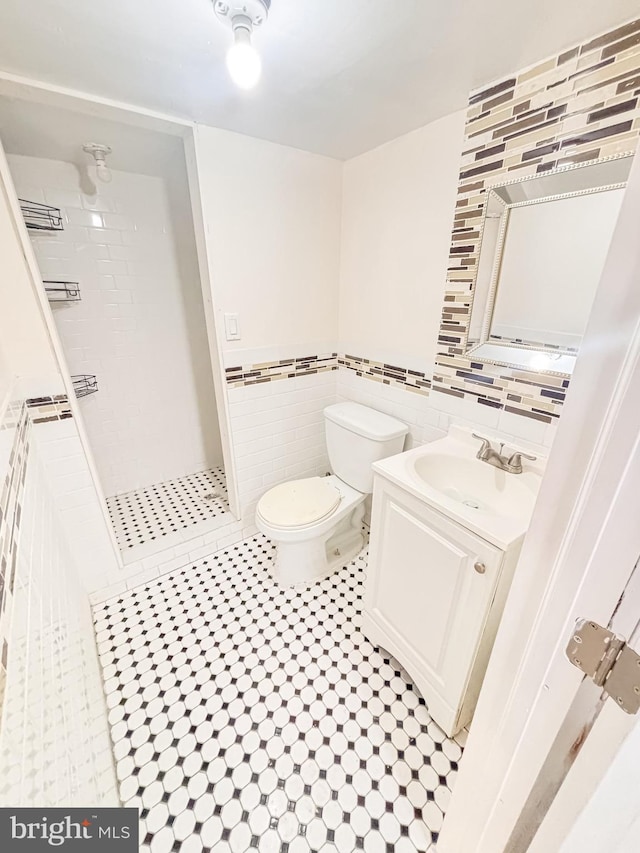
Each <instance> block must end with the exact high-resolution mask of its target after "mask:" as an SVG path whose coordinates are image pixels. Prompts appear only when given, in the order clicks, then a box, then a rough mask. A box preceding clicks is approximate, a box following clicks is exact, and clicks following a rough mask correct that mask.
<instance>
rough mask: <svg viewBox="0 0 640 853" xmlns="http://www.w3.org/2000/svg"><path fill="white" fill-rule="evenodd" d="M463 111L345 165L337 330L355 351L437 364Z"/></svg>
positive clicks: (420, 365) (405, 362)
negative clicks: (436, 356)
mask: <svg viewBox="0 0 640 853" xmlns="http://www.w3.org/2000/svg"><path fill="white" fill-rule="evenodd" d="M464 120H465V112H464V111H460V112H456V113H452V114H451V115H448V116H446V117H445V118H442V119H439V120H438V121H435V122H432V123H431V124H428V125H426V126H425V127H422V128H420V129H419V130H416V131H414V132H413V133H409V134H407V135H406V136H401V137H399V138H398V139H395V140H393V141H392V142H389V143H387V144H386V145H383V146H381V147H380V148H376V149H374V150H373V151H369V152H368V153H366V154H363V155H361V156H360V157H356V158H354V159H353V160H349V161H347V163H345V165H344V189H343V209H342V252H341V264H340V308H339V315H340V319H339V338H340V341H341V346H342V347H343V348H344V349H346V351H347V352H353V353H354V354H356V355H362V356H365V357H367V358H373V359H377V360H380V361H388V362H391V363H397V364H399V365H400V366H402V367H411V366H415V367H416V368H417V369H421V370H423V371H425V372H427V373H430V372H431V370H432V369H433V361H434V356H435V353H436V338H437V335H438V327H439V323H440V316H441V311H442V299H443V293H444V283H445V278H446V268H447V256H448V252H449V243H450V236H451V222H452V219H453V212H454V207H455V201H456V188H457V182H458V169H459V166H460V154H461V150H462V140H463V133H464Z"/></svg>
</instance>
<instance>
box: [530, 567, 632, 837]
mask: <svg viewBox="0 0 640 853" xmlns="http://www.w3.org/2000/svg"><path fill="white" fill-rule="evenodd" d="M639 620H640V561H639V562H638V563H637V564H636V567H635V570H634V572H633V575H632V576H631V580H630V582H629V584H628V585H627V588H626V589H625V592H624V595H623V596H622V599H621V600H620V602H619V604H618V606H617V608H616V611H615V613H614V615H613V620H612V622H611V625H609V626H608V627H609V628H610V629H611V630H612V631H614V632H615V633H617V634H620V635H621V636H623V637H625V638H626V639H627V640H628V644H629V647H630V648H632V649H634V650H635V651H640V623H639ZM590 686H591V685H589V682H588V680H585V681H584V682H583V683H582V685H581V688H580V691H579V692H578V694H577V697H576V698H577V700H578V701H582V699H579V698H578V697H581V694H582V697H584V696H586V690H585V688H589V687H590ZM590 694H591V696H592V702H593V703H594V704H593V710H594V724H593V727H592V728H591V731H590V732H589V733H588V735H587V737H586V738H585V739H584V745H583V746H582V748H581V749H580V750H579V752H578V753H577V756H576V758H575V761H574V762H573V764H572V766H571V768H570V770H569V772H568V773H567V775H566V778H565V780H564V782H563V783H562V785H561V787H560V790H559V791H558V793H557V795H556V796H555V798H554V800H553V802H552V803H551V806H550V808H549V810H548V812H547V813H546V815H545V816H544V820H543V821H542V825H541V826H540V828H539V830H538V832H537V833H536V835H535V837H534V839H533V842H532V844H531V846H530V848H529V853H548V851H549V850H558V851H561V853H614V851H617V850H618V849H620V850H621V851H622V850H624V849H625V847H624V844H628V843H630V841H631V839H634V840H635V846H633V847H631V848H629V850H633V851H634V853H636V851H638V850H640V762H638V755H639V754H640V726H639V723H640V714H636V715H630V714H626V713H624V711H622V710H621V709H620V708H619V707H618V706H617V704H616V703H615V702H614V701H613V700H612V699H611V698H609V699H608V700H607V699H606V694H601V693H600V691H598V690H594V689H592V690H591V691H590ZM603 696H604V698H603ZM569 719H571V718H569ZM574 736H575V734H572V735H571V737H574ZM569 739H570V738H566V737H565V738H564V740H565V742H567V741H568V740H569ZM560 754H561V751H560ZM552 757H553V760H554V761H557V760H558V758H559V755H556V756H554V754H553V751H552V753H551V754H550V757H549V758H548V759H547V760H548V761H549V760H550V758H552ZM546 775H549V774H548V773H547V774H546ZM629 832H631V834H629ZM619 845H622V846H621V847H620V846H619Z"/></svg>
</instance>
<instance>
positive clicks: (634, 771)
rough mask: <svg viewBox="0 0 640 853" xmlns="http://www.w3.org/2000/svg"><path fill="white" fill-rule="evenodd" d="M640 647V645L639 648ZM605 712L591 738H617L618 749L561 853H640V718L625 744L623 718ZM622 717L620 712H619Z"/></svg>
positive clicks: (613, 710) (628, 732)
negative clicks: (620, 735) (621, 732)
mask: <svg viewBox="0 0 640 853" xmlns="http://www.w3.org/2000/svg"><path fill="white" fill-rule="evenodd" d="M636 648H637V646H636ZM610 707H611V709H612V713H611V714H610V715H609V714H605V713H602V714H601V715H600V717H599V718H598V722H597V723H596V727H595V728H594V731H593V734H592V735H591V737H590V740H591V739H600V740H604V739H609V741H610V742H611V740H612V739H613V740H614V742H615V743H616V746H617V749H616V751H615V754H614V755H612V761H611V762H610V764H609V766H608V767H607V769H606V770H605V771H604V773H603V775H602V777H601V778H600V780H599V782H598V785H597V786H596V788H595V790H594V792H593V794H592V796H591V798H590V799H589V801H588V802H587V803H586V804H585V807H584V809H583V810H582V812H581V813H580V814H579V815H578V817H577V819H576V820H575V822H574V824H573V826H572V827H571V829H570V831H569V835H568V836H567V837H566V838H565V839H564V840H563V841H562V842H561V846H560V847H558V848H546V849H547V850H549V849H558V851H559V853H637V852H638V850H640V762H639V761H638V755H640V717H637V716H636V717H633V718H632V719H631V725H630V726H627V728H628V729H629V730H628V731H627V732H626V733H625V734H626V737H625V738H624V739H623V741H622V743H620V744H618V743H617V741H616V740H615V736H616V735H617V734H618V733H619V719H617V720H614V718H613V712H615V711H618V709H617V708H615V707H613V706H610ZM618 717H619V711H618Z"/></svg>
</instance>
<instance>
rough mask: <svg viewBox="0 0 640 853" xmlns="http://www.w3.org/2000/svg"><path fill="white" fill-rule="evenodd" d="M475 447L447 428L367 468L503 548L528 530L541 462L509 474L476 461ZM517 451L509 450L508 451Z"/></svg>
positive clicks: (461, 432) (465, 433)
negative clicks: (442, 433)
mask: <svg viewBox="0 0 640 853" xmlns="http://www.w3.org/2000/svg"><path fill="white" fill-rule="evenodd" d="M494 445H495V446H496V447H497V446H498V443H497V442H494ZM479 448H480V442H479V441H478V440H477V439H475V438H473V437H472V435H471V432H470V431H468V430H466V429H464V428H462V427H452V428H451V431H450V432H449V434H448V435H447V436H446V438H442V439H440V440H438V441H434V442H431V443H430V444H425V445H422V446H421V447H417V448H415V449H414V450H409V451H407V452H405V453H400V454H399V455H397V456H392V457H390V458H388V459H384V460H382V461H381V462H376V463H375V464H374V466H373V467H374V470H375V471H376V472H377V473H378V474H381V475H382V476H384V477H386V478H388V479H390V480H392V481H393V482H395V483H397V484H398V485H399V486H402V487H404V488H406V489H407V490H408V491H409V492H411V494H413V495H416V496H417V497H421V498H423V499H424V501H425V502H426V503H428V504H429V505H430V506H432V507H434V508H435V509H438V510H439V511H440V512H442V513H443V514H445V515H447V516H451V517H453V518H454V519H455V520H456V521H458V522H460V523H462V524H464V525H465V527H467V528H469V529H470V530H472V531H473V532H475V533H477V534H478V535H479V536H482V537H483V538H485V539H487V540H488V541H489V542H492V543H493V544H495V545H497V546H498V547H500V548H506V547H508V546H509V545H510V544H511V543H512V542H513V541H514V540H516V539H518V538H519V537H521V536H523V535H524V533H525V532H526V530H527V528H528V526H529V521H530V519H531V515H532V513H533V508H534V506H535V502H536V498H537V496H538V490H539V488H540V483H541V480H542V473H543V471H544V463H545V461H546V460H545V459H544V458H540V459H537V460H536V461H535V462H529V461H527V462H525V463H524V464H523V471H522V473H521V474H511V473H508V472H507V471H503V470H501V469H500V468H496V467H494V466H493V465H490V464H489V463H487V462H483V461H481V460H479V459H477V458H476V454H477V452H478V450H479ZM520 449H521V448H516V447H510V448H509V451H514V450H520Z"/></svg>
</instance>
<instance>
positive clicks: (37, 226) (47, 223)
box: [18, 198, 64, 231]
mask: <svg viewBox="0 0 640 853" xmlns="http://www.w3.org/2000/svg"><path fill="white" fill-rule="evenodd" d="M18 201H19V202H20V210H21V211H22V216H23V217H24V221H25V225H26V226H27V228H29V229H30V230H32V231H63V230H64V225H63V224H62V213H61V212H60V208H59V207H51V205H50V204H41V203H40V202H39V201H28V200H27V199H24V198H20V199H18Z"/></svg>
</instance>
